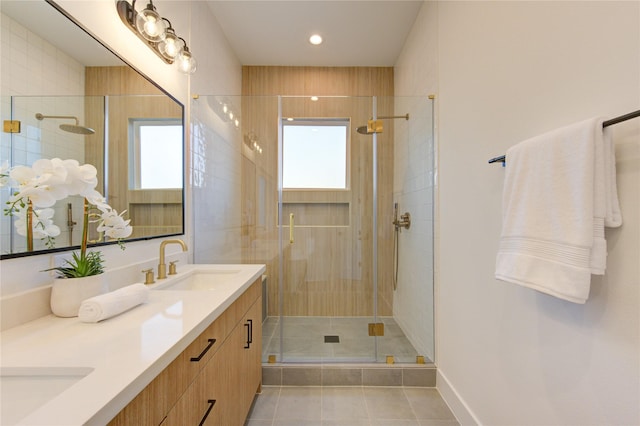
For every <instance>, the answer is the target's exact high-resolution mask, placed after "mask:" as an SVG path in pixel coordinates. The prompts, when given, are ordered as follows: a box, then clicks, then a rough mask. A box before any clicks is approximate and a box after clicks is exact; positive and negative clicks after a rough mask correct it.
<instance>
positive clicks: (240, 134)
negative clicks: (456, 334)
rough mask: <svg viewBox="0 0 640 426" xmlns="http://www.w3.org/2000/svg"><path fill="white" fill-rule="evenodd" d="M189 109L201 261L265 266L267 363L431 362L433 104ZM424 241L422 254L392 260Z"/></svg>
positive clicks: (226, 104) (250, 100) (319, 102)
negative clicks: (402, 223)
mask: <svg viewBox="0 0 640 426" xmlns="http://www.w3.org/2000/svg"><path fill="white" fill-rule="evenodd" d="M191 112H192V122H191V126H192V127H191V134H192V138H191V180H192V198H193V217H194V221H193V223H194V227H195V229H194V232H193V234H194V236H195V242H194V245H195V247H194V248H195V250H194V253H195V261H196V263H264V264H266V265H267V272H266V274H265V277H264V279H263V313H264V325H263V330H264V335H263V362H265V363H267V362H282V363H332V362H335V363H352V362H357V363H363V362H364V363H370V362H389V359H390V358H389V357H391V361H392V362H412V363H414V362H416V360H417V359H418V357H425V358H426V359H427V362H428V360H432V359H433V341H432V338H433V320H432V313H433V279H432V276H433V267H432V257H433V256H432V241H433V238H432V235H433V233H432V230H430V229H427V228H432V224H433V209H432V207H433V202H432V194H433V176H434V173H433V170H434V166H433V154H432V153H433V124H432V119H433V114H432V101H430V100H428V99H426V98H423V97H411V98H399V97H394V98H391V97H385V98H376V97H303V96H250V97H249V96H245V97H228V96H226V97H225V96H199V97H198V98H197V99H194V100H193V102H192V105H191ZM400 139H402V140H401V141H400ZM409 150H411V151H412V152H411V154H409V152H408V151H409ZM413 151H415V152H413ZM418 155H419V156H420V157H421V158H420V161H417V160H418ZM398 162H399V163H398ZM398 167H400V168H401V169H398ZM395 203H399V205H400V208H401V209H402V211H403V212H404V210H406V209H412V212H411V213H412V215H413V216H412V217H413V219H414V225H412V226H413V228H411V229H409V230H406V231H404V230H403V231H398V230H397V227H395V226H394V225H393V221H394V211H395V210H394V204H395ZM425 237H426V238H427V239H425ZM415 244H418V248H417V250H419V251H420V253H419V257H420V260H419V262H418V263H414V262H413V261H412V262H407V261H405V260H404V259H405V257H404V255H402V256H396V253H400V254H402V253H403V251H404V250H407V252H408V251H409V250H411V251H413V248H411V247H412V245H415ZM406 258H407V259H413V260H416V259H417V256H416V254H415V253H414V254H413V255H408V256H406ZM396 277H397V280H396ZM416 279H419V281H420V283H419V285H417V286H416V285H411V284H405V282H409V281H411V280H416ZM425 281H428V282H427V283H425ZM412 287H413V288H412ZM394 288H395V289H394ZM407 303H408V304H409V305H411V304H413V305H415V304H416V303H417V304H419V305H420V310H421V313H420V314H419V316H420V318H412V317H413V316H415V315H414V314H413V313H412V310H413V309H414V307H412V306H409V305H407V307H406V309H407V311H406V312H405V314H408V315H409V316H410V318H408V319H407V318H405V317H406V315H402V314H400V313H401V312H402V311H403V310H405V306H404V304H407ZM427 317H431V318H430V319H429V318H427ZM416 320H417V321H416ZM429 336H430V337H429ZM430 339H431V341H429V340H430ZM414 342H416V343H415V344H414Z"/></svg>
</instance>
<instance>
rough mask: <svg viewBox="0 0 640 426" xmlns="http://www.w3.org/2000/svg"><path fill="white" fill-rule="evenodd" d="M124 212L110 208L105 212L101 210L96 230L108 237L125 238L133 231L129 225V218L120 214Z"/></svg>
mask: <svg viewBox="0 0 640 426" xmlns="http://www.w3.org/2000/svg"><path fill="white" fill-rule="evenodd" d="M125 212H126V210H125V211H123V212H122V213H120V214H118V212H117V211H115V210H113V209H111V210H109V211H107V212H103V213H102V214H101V215H100V220H101V222H100V225H98V228H97V231H98V232H104V235H105V236H106V237H109V238H114V239H118V240H119V239H121V238H126V237H128V236H129V235H131V233H132V232H133V228H132V227H131V226H129V222H131V219H129V220H125V219H124V218H123V217H122V215H123V214H124V213H125Z"/></svg>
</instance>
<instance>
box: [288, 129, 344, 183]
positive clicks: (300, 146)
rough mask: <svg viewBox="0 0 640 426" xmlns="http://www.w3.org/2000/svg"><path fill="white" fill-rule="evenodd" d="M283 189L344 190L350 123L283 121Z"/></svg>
mask: <svg viewBox="0 0 640 426" xmlns="http://www.w3.org/2000/svg"><path fill="white" fill-rule="evenodd" d="M282 127H283V131H282V147H283V153H282V186H283V188H285V189H347V188H348V180H347V158H348V144H347V141H348V135H349V120H347V119H314V120H294V121H284V122H283V125H282Z"/></svg>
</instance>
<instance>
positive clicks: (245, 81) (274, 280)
mask: <svg viewBox="0 0 640 426" xmlns="http://www.w3.org/2000/svg"><path fill="white" fill-rule="evenodd" d="M242 95H243V97H242V125H241V126H242V134H243V135H244V138H245V141H246V140H247V135H248V134H249V133H251V134H252V136H253V137H256V138H257V140H258V143H259V144H260V145H261V147H262V154H257V155H256V154H255V153H253V152H250V151H249V150H246V149H245V150H244V151H243V153H244V152H246V153H248V154H249V155H245V156H244V158H243V163H242V164H243V173H242V175H243V192H244V194H243V202H242V203H243V205H242V212H243V226H242V234H243V238H244V240H246V241H262V240H271V241H273V240H275V239H277V237H278V235H277V233H278V228H277V226H275V223H271V222H274V218H276V217H277V213H278V208H277V202H278V196H277V178H278V172H277V164H278V157H277V141H278V139H277V126H278V123H277V117H278V110H277V101H276V98H275V96H277V95H282V96H285V97H286V96H304V97H301V98H283V102H282V109H283V111H282V114H283V115H284V116H292V117H296V118H303V117H310V118H321V117H327V118H349V119H350V120H351V134H350V145H351V147H350V157H349V165H348V168H349V170H350V178H349V180H350V189H349V190H348V191H286V192H285V193H284V194H283V216H285V217H288V216H289V212H293V213H294V214H295V218H296V219H295V223H296V227H295V241H296V242H295V244H293V245H289V244H288V232H289V229H288V227H286V226H285V227H283V229H282V232H283V235H284V236H285V237H286V239H285V241H284V242H285V244H284V245H283V251H284V253H283V256H284V260H285V263H284V265H285V267H284V269H283V274H284V276H283V283H284V299H283V306H284V309H283V314H284V315H295V316H306V315H309V316H368V315H372V314H373V304H374V300H375V298H374V291H373V268H374V267H377V274H378V292H377V301H378V315H391V314H392V305H393V300H392V298H393V289H392V275H393V256H392V251H393V226H392V225H391V221H392V215H393V205H392V203H393V194H392V190H393V182H392V179H393V121H391V120H390V121H385V123H384V124H385V129H384V133H382V134H379V135H378V145H377V147H378V148H377V150H378V167H377V184H378V189H377V195H378V200H377V207H376V208H377V212H378V229H376V230H374V229H373V228H372V227H373V169H372V167H373V162H372V158H373V157H372V156H373V152H372V151H373V148H372V136H366V135H361V134H358V133H357V132H356V128H357V127H358V126H362V125H365V124H366V123H367V120H368V119H369V118H370V117H371V115H372V112H373V109H372V99H371V98H365V97H371V96H376V97H378V98H377V101H378V102H377V114H378V115H395V112H394V105H393V68H387V67H379V68H361V67H341V68H332V67H269V66H245V67H243V75H242ZM310 96H320V97H322V96H345V97H347V98H333V99H322V98H321V99H320V101H319V102H311V101H310V100H309V98H308V97H310ZM358 97H360V98H358ZM261 188H262V189H261ZM260 194H266V195H265V196H264V197H263V198H264V200H259V199H258V197H262V195H260ZM258 205H262V207H261V212H258V211H257V210H258V209H257V208H256V207H255V206H258ZM260 215H264V217H267V218H269V219H267V221H271V222H269V223H266V224H265V223H263V220H261V218H260V217H259V216H260ZM284 223H288V220H286V221H284ZM373 238H377V240H378V259H377V266H375V265H376V259H374V258H373ZM248 260H252V259H248ZM253 260H261V261H266V263H267V265H268V269H267V273H268V274H269V279H268V314H269V315H277V314H278V300H279V296H278V259H277V257H274V258H271V259H257V258H256V259H253Z"/></svg>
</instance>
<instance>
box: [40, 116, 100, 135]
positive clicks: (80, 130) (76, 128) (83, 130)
mask: <svg viewBox="0 0 640 426" xmlns="http://www.w3.org/2000/svg"><path fill="white" fill-rule="evenodd" d="M36 118H37V119H38V120H44V119H45V118H59V119H64V120H75V121H76V124H61V125H60V126H59V127H60V129H61V130H64V131H65V132H69V133H76V134H78V135H92V134H94V133H95V132H96V131H95V130H93V129H91V128H89V127H85V126H80V124H79V122H78V117H74V116H72V115H42V114H40V113H37V114H36Z"/></svg>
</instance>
